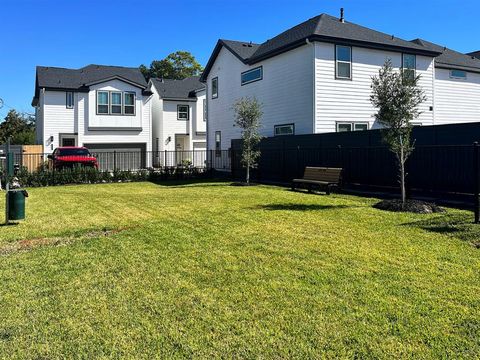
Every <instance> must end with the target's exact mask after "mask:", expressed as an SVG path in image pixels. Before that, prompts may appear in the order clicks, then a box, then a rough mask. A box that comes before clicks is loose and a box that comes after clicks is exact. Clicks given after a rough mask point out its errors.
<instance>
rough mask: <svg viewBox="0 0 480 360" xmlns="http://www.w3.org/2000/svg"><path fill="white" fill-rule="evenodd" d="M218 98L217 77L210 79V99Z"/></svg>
mask: <svg viewBox="0 0 480 360" xmlns="http://www.w3.org/2000/svg"><path fill="white" fill-rule="evenodd" d="M216 98H218V77H214V78H213V79H212V99H216Z"/></svg>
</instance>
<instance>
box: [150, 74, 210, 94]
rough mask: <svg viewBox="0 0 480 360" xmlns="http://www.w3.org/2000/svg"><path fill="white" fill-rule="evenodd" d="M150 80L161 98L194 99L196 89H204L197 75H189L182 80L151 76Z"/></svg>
mask: <svg viewBox="0 0 480 360" xmlns="http://www.w3.org/2000/svg"><path fill="white" fill-rule="evenodd" d="M150 81H151V83H152V84H153V86H155V89H157V92H158V95H159V96H160V97H161V98H162V99H185V100H191V99H196V97H197V95H196V91H198V90H203V89H205V85H204V84H203V83H201V82H200V77H199V76H191V77H188V78H186V79H183V80H173V79H159V78H152V79H150Z"/></svg>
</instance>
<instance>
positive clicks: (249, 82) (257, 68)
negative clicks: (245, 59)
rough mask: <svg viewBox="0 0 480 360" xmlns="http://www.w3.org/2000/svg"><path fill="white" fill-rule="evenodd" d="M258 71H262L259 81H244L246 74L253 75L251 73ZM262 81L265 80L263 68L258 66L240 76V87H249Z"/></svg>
mask: <svg viewBox="0 0 480 360" xmlns="http://www.w3.org/2000/svg"><path fill="white" fill-rule="evenodd" d="M257 70H260V77H259V78H258V79H254V80H249V81H243V76H244V75H245V74H248V73H251V72H254V71H257ZM260 80H263V66H257V67H255V68H253V69H249V70H246V71H243V72H242V73H241V74H240V85H241V86H243V85H248V84H251V83H254V82H256V81H260Z"/></svg>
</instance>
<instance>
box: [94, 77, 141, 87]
mask: <svg viewBox="0 0 480 360" xmlns="http://www.w3.org/2000/svg"><path fill="white" fill-rule="evenodd" d="M111 80H120V81H123V82H126V83H128V84H130V85H133V86H136V87H138V88H140V89H146V85H145V84H139V83H137V82H135V81H132V80H128V79H125V78H124V77H122V76H119V75H114V76H110V77H108V78H104V79H100V80H95V81H92V82H89V83H86V84H85V86H91V85H96V84H100V83H103V82H107V81H111Z"/></svg>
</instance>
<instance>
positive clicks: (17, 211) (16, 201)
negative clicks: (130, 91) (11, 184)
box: [7, 189, 28, 220]
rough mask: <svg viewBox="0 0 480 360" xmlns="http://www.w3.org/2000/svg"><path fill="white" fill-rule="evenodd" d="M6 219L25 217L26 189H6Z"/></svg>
mask: <svg viewBox="0 0 480 360" xmlns="http://www.w3.org/2000/svg"><path fill="white" fill-rule="evenodd" d="M7 196H8V220H23V219H25V198H26V197H28V193H27V191H26V190H21V189H14V190H9V191H8V195H7Z"/></svg>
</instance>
